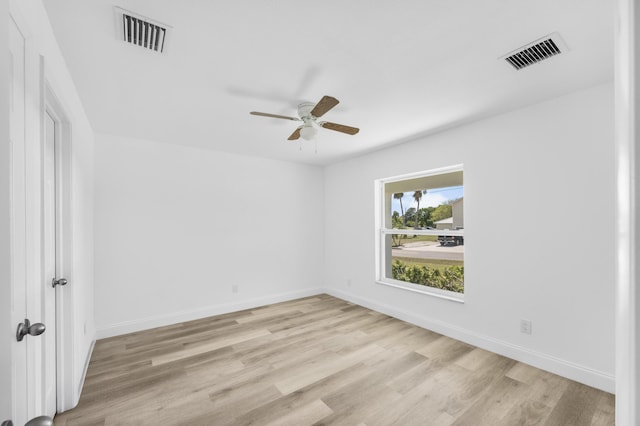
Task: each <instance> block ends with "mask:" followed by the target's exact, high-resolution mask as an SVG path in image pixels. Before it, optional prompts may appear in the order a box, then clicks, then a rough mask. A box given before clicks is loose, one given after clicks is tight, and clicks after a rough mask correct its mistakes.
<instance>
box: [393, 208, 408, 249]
mask: <svg viewBox="0 0 640 426" xmlns="http://www.w3.org/2000/svg"><path fill="white" fill-rule="evenodd" d="M393 213H394V214H393V215H392V216H391V226H392V228H396V229H402V228H404V225H403V224H402V220H400V216H399V215H398V212H393ZM406 237H407V236H406V235H404V234H391V246H392V247H399V246H401V245H402V240H403V239H404V238H406Z"/></svg>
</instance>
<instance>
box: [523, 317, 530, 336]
mask: <svg viewBox="0 0 640 426" xmlns="http://www.w3.org/2000/svg"><path fill="white" fill-rule="evenodd" d="M520 333H524V334H531V320H526V319H521V320H520Z"/></svg>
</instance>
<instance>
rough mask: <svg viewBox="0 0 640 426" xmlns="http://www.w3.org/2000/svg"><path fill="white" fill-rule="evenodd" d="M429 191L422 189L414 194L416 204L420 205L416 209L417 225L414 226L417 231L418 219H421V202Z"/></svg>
mask: <svg viewBox="0 0 640 426" xmlns="http://www.w3.org/2000/svg"><path fill="white" fill-rule="evenodd" d="M426 193H427V190H426V189H422V190H420V191H416V192H414V193H413V199H414V200H416V203H418V205H417V207H416V223H415V225H414V228H415V229H418V224H419V223H418V218H419V217H420V214H419V212H420V200H421V199H422V194H426Z"/></svg>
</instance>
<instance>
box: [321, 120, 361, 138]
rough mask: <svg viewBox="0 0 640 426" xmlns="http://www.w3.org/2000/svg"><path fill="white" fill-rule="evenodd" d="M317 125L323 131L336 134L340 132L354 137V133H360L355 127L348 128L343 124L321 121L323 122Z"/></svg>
mask: <svg viewBox="0 0 640 426" xmlns="http://www.w3.org/2000/svg"><path fill="white" fill-rule="evenodd" d="M318 124H320V125H321V126H322V127H324V128H325V129H329V130H335V131H336V132H342V133H346V134H348V135H355V134H356V133H358V132H359V131H360V129H358V128H356V127H349V126H345V125H343V124H337V123H331V122H329V121H323V122H321V123H318Z"/></svg>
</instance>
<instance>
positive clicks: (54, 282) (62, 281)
mask: <svg viewBox="0 0 640 426" xmlns="http://www.w3.org/2000/svg"><path fill="white" fill-rule="evenodd" d="M57 285H67V279H66V278H58V279H56V278H55V277H54V278H53V279H52V280H51V287H53V288H56V286H57Z"/></svg>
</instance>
